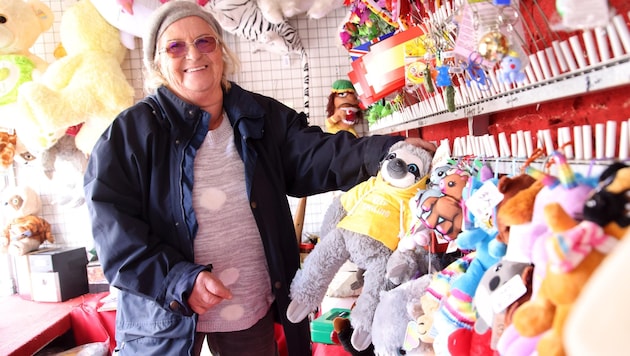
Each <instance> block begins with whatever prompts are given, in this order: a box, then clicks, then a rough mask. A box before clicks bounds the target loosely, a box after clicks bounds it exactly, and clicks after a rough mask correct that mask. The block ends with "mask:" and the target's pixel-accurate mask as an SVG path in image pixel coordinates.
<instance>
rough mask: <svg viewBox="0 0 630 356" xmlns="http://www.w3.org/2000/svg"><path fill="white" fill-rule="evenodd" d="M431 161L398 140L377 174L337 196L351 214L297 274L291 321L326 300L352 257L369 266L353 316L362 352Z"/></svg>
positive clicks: (423, 152) (355, 339)
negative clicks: (387, 273) (413, 199)
mask: <svg viewBox="0 0 630 356" xmlns="http://www.w3.org/2000/svg"><path fill="white" fill-rule="evenodd" d="M430 164H431V154H430V153H429V152H427V151H426V150H424V149H421V148H419V147H416V146H413V145H410V144H408V143H406V142H404V141H401V142H398V143H396V144H394V145H392V147H391V148H390V151H389V153H388V155H387V157H386V158H385V159H384V160H383V162H382V166H381V169H380V171H379V172H378V174H377V176H375V177H371V178H370V179H368V180H367V181H365V182H363V183H361V184H358V185H357V186H355V187H353V188H352V189H350V190H349V191H347V192H346V193H344V194H343V195H341V196H340V197H339V198H338V199H339V200H340V202H341V204H342V205H343V209H344V210H345V211H346V212H347V213H346V216H345V217H344V218H343V219H342V220H341V222H339V223H338V224H337V225H336V228H334V229H329V230H330V232H329V233H328V234H326V235H325V236H323V237H322V239H321V241H320V242H319V243H317V244H316V245H315V248H314V249H313V251H312V252H311V253H309V255H308V256H307V257H306V259H305V261H304V264H303V266H302V268H301V269H300V270H298V272H297V273H296V275H295V277H294V279H293V282H292V283H291V299H292V301H291V303H290V304H289V307H288V310H287V318H288V319H289V320H290V321H292V322H300V321H302V320H303V319H304V318H305V317H306V316H307V315H308V314H309V313H310V312H311V311H313V310H315V309H316V308H317V307H318V306H319V305H320V304H321V302H322V300H323V298H324V294H325V292H326V289H327V287H328V285H329V284H330V282H331V281H332V279H333V277H334V275H335V273H336V272H337V271H338V270H339V268H340V267H341V265H342V264H343V263H344V262H345V261H346V260H348V259H349V260H350V261H352V262H353V263H354V264H356V265H357V267H358V268H361V269H363V270H365V271H366V272H365V278H364V285H363V290H362V292H361V294H360V295H359V297H358V298H357V301H356V306H355V308H354V309H353V311H352V316H351V319H352V327H353V328H354V333H353V334H352V345H353V346H354V347H355V349H357V350H359V351H361V350H364V349H366V348H367V347H368V346H369V345H370V342H371V336H370V333H371V328H372V319H373V316H374V310H375V308H376V306H377V305H378V301H379V293H380V291H381V290H383V289H384V288H385V286H386V278H385V266H386V264H387V259H388V258H389V256H390V255H391V254H392V251H393V250H395V249H396V246H397V244H398V239H399V238H400V236H401V235H402V234H403V233H404V230H405V229H406V226H408V223H409V221H410V220H411V214H410V211H409V208H408V206H409V205H408V201H409V199H411V197H413V196H414V195H415V193H416V191H417V190H418V189H424V188H425V184H426V177H425V176H426V175H427V174H428V172H429V169H430ZM331 206H332V205H331ZM325 223H326V222H324V224H325Z"/></svg>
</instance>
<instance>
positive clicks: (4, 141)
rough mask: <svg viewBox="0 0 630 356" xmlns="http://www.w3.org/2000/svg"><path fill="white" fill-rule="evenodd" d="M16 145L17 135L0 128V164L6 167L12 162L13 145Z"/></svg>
mask: <svg viewBox="0 0 630 356" xmlns="http://www.w3.org/2000/svg"><path fill="white" fill-rule="evenodd" d="M16 145H17V136H16V135H15V133H10V132H6V131H1V130H0V165H1V166H2V167H3V168H5V169H7V168H9V167H11V165H12V164H13V158H14V157H15V147H16Z"/></svg>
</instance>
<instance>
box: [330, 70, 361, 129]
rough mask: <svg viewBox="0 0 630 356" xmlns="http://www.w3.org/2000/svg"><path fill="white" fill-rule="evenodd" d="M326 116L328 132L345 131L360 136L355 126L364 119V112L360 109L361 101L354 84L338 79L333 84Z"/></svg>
mask: <svg viewBox="0 0 630 356" xmlns="http://www.w3.org/2000/svg"><path fill="white" fill-rule="evenodd" d="M326 114H327V115H328V118H327V119H326V131H327V132H330V133H337V132H339V131H342V130H343V131H348V132H350V133H351V134H353V135H355V136H357V137H358V136H359V135H358V134H357V132H356V130H355V129H354V126H355V125H356V124H357V123H358V122H359V121H360V120H361V119H362V118H363V111H361V108H360V107H359V99H358V98H357V93H356V91H355V90H354V86H353V85H352V82H350V81H349V80H345V79H338V80H336V81H335V82H334V83H333V85H332V88H331V90H330V95H329V96H328V103H327V104H326Z"/></svg>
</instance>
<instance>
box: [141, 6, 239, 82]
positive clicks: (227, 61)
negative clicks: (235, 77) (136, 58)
mask: <svg viewBox="0 0 630 356" xmlns="http://www.w3.org/2000/svg"><path fill="white" fill-rule="evenodd" d="M190 16H197V17H200V18H202V19H203V20H204V21H206V22H207V23H208V25H210V27H211V28H212V30H213V31H214V32H215V33H216V35H217V39H218V42H219V46H220V48H221V53H222V60H223V65H224V68H223V73H222V77H221V85H222V87H223V89H224V90H228V89H229V88H230V82H229V80H228V75H231V74H234V73H236V71H237V70H238V68H239V66H240V61H239V60H238V57H237V56H236V54H235V53H234V52H233V51H232V50H231V49H229V48H228V47H227V46H225V41H224V40H223V30H222V28H221V26H220V25H219V23H218V22H217V21H216V19H215V18H214V17H213V16H212V14H211V13H210V12H209V11H207V10H205V9H204V8H203V7H201V6H199V5H198V4H196V3H194V2H191V1H181V0H180V1H173V0H171V1H169V2H167V3H166V4H164V5H161V6H160V7H158V8H157V10H155V11H154V12H153V14H151V17H150V18H149V20H148V25H147V31H146V32H145V35H144V37H143V39H142V53H143V62H144V78H145V80H144V90H145V93H146V94H151V93H154V92H155V91H156V90H157V88H159V87H161V86H162V85H167V84H168V80H167V79H168V78H166V76H165V73H162V71H161V69H160V68H159V65H158V63H159V58H158V55H159V52H158V50H157V43H158V41H159V39H160V37H161V36H162V34H163V33H164V31H165V30H166V29H167V28H168V26H170V25H171V24H172V23H173V22H175V21H177V20H180V19H183V18H185V17H190Z"/></svg>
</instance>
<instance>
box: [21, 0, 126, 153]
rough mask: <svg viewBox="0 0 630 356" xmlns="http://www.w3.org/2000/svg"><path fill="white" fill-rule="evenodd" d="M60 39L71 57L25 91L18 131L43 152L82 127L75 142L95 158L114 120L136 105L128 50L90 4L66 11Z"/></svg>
mask: <svg viewBox="0 0 630 356" xmlns="http://www.w3.org/2000/svg"><path fill="white" fill-rule="evenodd" d="M60 35H61V42H62V44H63V47H64V48H65V50H66V52H67V55H66V56H65V57H62V58H60V59H58V60H56V61H55V62H53V63H51V65H50V66H49V67H48V69H46V72H45V73H44V74H43V75H42V77H41V78H39V79H38V80H36V81H31V82H27V83H24V84H22V86H21V87H20V92H19V95H18V106H19V109H20V111H21V114H22V115H21V119H20V120H19V123H20V125H18V126H17V133H18V136H20V137H21V138H22V140H23V141H24V143H25V145H26V146H27V147H28V148H29V150H30V151H32V152H33V151H34V152H40V151H42V150H44V149H48V148H50V147H51V146H52V145H53V144H54V143H55V142H56V141H57V140H58V139H59V138H60V137H62V136H63V135H64V134H66V131H67V130H68V129H69V128H72V127H75V126H79V125H81V126H80V130H79V131H78V133H76V136H75V143H76V146H77V148H79V149H80V150H81V151H82V152H84V153H85V154H89V153H90V152H91V150H92V147H93V145H94V143H95V142H96V140H97V139H98V137H99V136H100V135H101V133H102V132H103V131H105V129H106V128H107V126H109V124H110V123H111V122H112V121H113V120H114V118H115V117H116V116H117V115H118V114H119V113H120V112H121V111H122V110H124V109H125V108H127V107H129V106H131V105H132V104H133V100H134V89H133V87H132V86H131V85H130V84H129V82H128V81H127V78H126V77H125V74H124V73H123V71H122V68H121V63H122V61H123V59H124V57H125V54H126V52H127V49H126V48H125V47H124V46H123V45H122V44H121V42H120V38H119V35H120V33H119V31H118V30H117V29H116V28H114V27H113V26H111V25H110V24H108V23H107V21H105V20H104V19H103V17H102V16H101V15H100V14H99V13H98V11H96V8H95V7H94V5H93V4H92V2H91V1H90V0H80V1H78V2H76V3H73V4H72V6H70V7H68V8H67V9H66V10H65V12H64V13H63V15H62V18H61V24H60Z"/></svg>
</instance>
